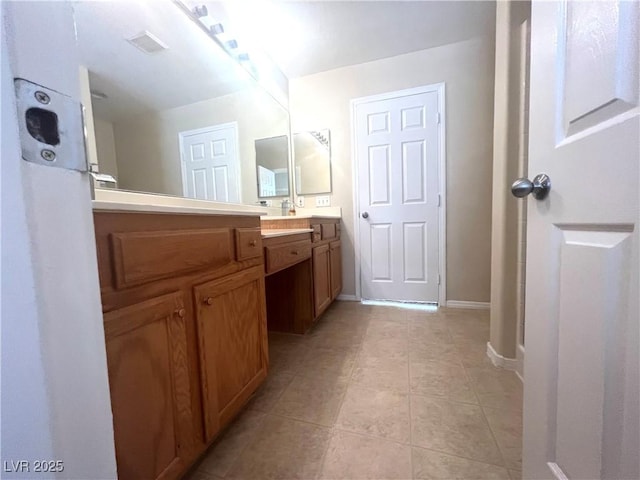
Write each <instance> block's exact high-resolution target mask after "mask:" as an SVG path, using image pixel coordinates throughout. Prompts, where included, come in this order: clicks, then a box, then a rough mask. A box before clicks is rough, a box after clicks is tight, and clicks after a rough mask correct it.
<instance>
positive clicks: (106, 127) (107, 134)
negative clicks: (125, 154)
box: [93, 118, 118, 179]
mask: <svg viewBox="0 0 640 480" xmlns="http://www.w3.org/2000/svg"><path fill="white" fill-rule="evenodd" d="M93 126H94V133H95V137H96V149H97V152H98V164H99V166H100V173H106V174H109V175H113V176H114V177H115V178H116V179H118V164H117V161H116V141H115V139H114V136H113V124H112V123H111V122H107V121H105V120H100V119H99V118H94V119H93Z"/></svg>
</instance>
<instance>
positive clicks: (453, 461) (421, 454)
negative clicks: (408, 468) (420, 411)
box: [412, 447, 509, 480]
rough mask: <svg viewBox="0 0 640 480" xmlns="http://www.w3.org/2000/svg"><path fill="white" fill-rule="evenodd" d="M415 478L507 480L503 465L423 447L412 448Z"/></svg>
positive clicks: (507, 476)
mask: <svg viewBox="0 0 640 480" xmlns="http://www.w3.org/2000/svg"><path fill="white" fill-rule="evenodd" d="M412 453H413V478H414V479H415V480H422V479H424V480H427V479H428V480H431V479H433V480H436V479H442V480H453V479H456V480H458V479H459V480H475V479H477V480H509V473H508V472H507V469H506V468H504V467H498V466H496V465H490V464H488V463H481V462H476V461H474V460H468V459H466V458H462V457H455V456H452V455H446V454H444V453H440V452H434V451H432V450H425V449H423V448H415V447H414V448H413V451H412Z"/></svg>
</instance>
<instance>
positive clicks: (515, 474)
mask: <svg viewBox="0 0 640 480" xmlns="http://www.w3.org/2000/svg"><path fill="white" fill-rule="evenodd" d="M509 476H510V477H511V480H522V472H521V471H520V470H509Z"/></svg>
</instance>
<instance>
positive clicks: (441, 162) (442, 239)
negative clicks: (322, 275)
mask: <svg viewBox="0 0 640 480" xmlns="http://www.w3.org/2000/svg"><path fill="white" fill-rule="evenodd" d="M445 86H446V85H445V82H440V83H434V84H431V85H424V86H421V87H414V88H407V89H404V90H396V91H393V92H386V93H381V94H378V95H370V96H367V97H358V98H353V99H351V109H350V110H351V171H352V177H353V233H354V235H353V248H354V256H355V281H356V295H355V296H356V299H357V300H361V299H362V289H361V280H360V274H361V270H360V263H361V262H360V213H359V212H360V198H359V194H358V192H359V184H358V141H357V133H356V128H355V127H356V108H357V107H358V106H359V105H362V104H365V103H370V102H377V101H380V100H391V99H394V98H398V97H406V96H409V95H419V94H422V93H431V92H436V93H437V94H438V111H439V112H440V121H439V123H438V126H439V127H440V128H439V129H438V140H439V145H438V185H439V190H440V191H439V194H440V208H438V227H439V231H438V243H439V245H438V270H439V274H440V285H438V305H439V306H441V307H444V306H446V303H447V222H446V219H447V161H446V159H447V145H446V138H447V136H446V118H447V116H446V109H445V103H446V102H445V91H446V88H445Z"/></svg>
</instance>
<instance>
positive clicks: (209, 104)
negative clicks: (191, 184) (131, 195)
mask: <svg viewBox="0 0 640 480" xmlns="http://www.w3.org/2000/svg"><path fill="white" fill-rule="evenodd" d="M234 121H237V122H238V143H239V155H240V170H241V176H242V185H241V189H242V203H256V202H257V201H258V189H257V179H256V163H255V146H254V141H255V140H256V139H257V138H266V137H273V136H276V135H284V134H287V133H288V131H289V120H288V116H287V115H286V112H285V110H284V109H282V108H281V107H280V106H279V105H277V104H276V103H275V101H274V100H273V99H272V98H271V97H270V96H269V95H267V94H266V93H264V92H262V91H257V90H255V89H249V90H242V91H240V92H238V93H234V94H231V95H225V96H223V97H218V98H213V99H210V100H205V101H203V102H197V103H192V104H190V105H185V106H182V107H178V108H173V109H170V110H164V111H162V112H157V113H155V114H153V113H149V114H145V115H140V116H136V117H133V118H130V119H126V120H123V121H117V122H115V123H114V133H115V142H116V157H117V164H118V173H119V177H118V186H119V188H123V189H128V190H140V191H146V192H156V193H166V194H169V195H182V174H181V170H180V149H179V145H178V133H179V132H182V131H186V130H194V129H197V128H203V127H207V126H211V125H219V124H223V123H228V122H234Z"/></svg>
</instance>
